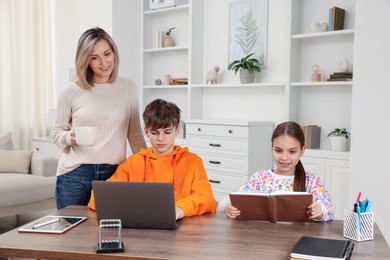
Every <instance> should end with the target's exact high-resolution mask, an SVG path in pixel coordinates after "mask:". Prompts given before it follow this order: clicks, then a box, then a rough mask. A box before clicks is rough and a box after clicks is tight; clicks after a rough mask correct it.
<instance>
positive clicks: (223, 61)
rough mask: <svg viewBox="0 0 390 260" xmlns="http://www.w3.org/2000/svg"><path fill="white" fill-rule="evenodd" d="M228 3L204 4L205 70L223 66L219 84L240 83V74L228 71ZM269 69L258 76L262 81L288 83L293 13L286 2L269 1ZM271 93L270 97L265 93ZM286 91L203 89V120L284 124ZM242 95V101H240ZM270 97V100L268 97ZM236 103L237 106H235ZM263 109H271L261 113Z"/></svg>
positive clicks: (270, 89) (218, 1) (278, 89)
mask: <svg viewBox="0 0 390 260" xmlns="http://www.w3.org/2000/svg"><path fill="white" fill-rule="evenodd" d="M230 2H231V1H226V0H213V1H206V0H205V1H204V37H203V40H204V43H203V45H204V55H203V70H204V71H208V70H210V69H212V68H213V67H214V65H219V67H220V68H221V69H220V71H219V78H218V83H222V84H239V82H240V80H239V74H238V73H237V75H235V74H234V72H232V71H228V70H227V67H228V47H229V45H228V43H229V3H230ZM268 3H269V6H268V10H269V15H268V46H267V66H266V67H265V68H263V69H262V72H261V73H258V74H257V75H256V77H258V79H259V81H260V82H285V74H284V73H285V72H286V71H287V69H286V66H287V65H288V64H287V63H286V60H287V59H286V56H287V46H286V44H285V43H286V42H287V33H286V32H287V29H288V26H289V23H290V22H289V21H287V20H286V19H287V18H288V17H289V15H288V12H289V10H288V9H287V8H286V6H287V5H286V2H285V0H272V1H268ZM264 92H267V94H262V93H264ZM283 93H284V89H283V88H272V87H266V88H263V89H247V88H246V87H245V86H242V90H240V89H237V88H236V89H229V88H226V89H224V90H223V99H222V98H221V89H218V88H216V89H204V90H203V97H204V98H203V118H246V119H252V120H266V121H267V120H269V121H284V120H286V118H284V117H285V108H284V106H285V104H284V99H283V97H284V94H283ZM238 96H239V98H238ZM265 96H266V97H265ZM233 104H234V105H233ZM259 110H262V111H264V110H269V113H268V112H265V113H259Z"/></svg>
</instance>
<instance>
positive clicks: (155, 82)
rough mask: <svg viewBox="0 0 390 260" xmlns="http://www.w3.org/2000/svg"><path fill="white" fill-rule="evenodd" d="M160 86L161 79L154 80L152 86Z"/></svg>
mask: <svg viewBox="0 0 390 260" xmlns="http://www.w3.org/2000/svg"><path fill="white" fill-rule="evenodd" d="M161 84H162V80H161V79H155V80H154V85H156V86H160V85H161Z"/></svg>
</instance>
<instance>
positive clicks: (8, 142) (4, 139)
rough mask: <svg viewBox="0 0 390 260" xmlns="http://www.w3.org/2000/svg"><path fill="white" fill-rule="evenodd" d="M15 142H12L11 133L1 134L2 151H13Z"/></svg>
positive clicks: (0, 146) (0, 148) (0, 147)
mask: <svg viewBox="0 0 390 260" xmlns="http://www.w3.org/2000/svg"><path fill="white" fill-rule="evenodd" d="M13 149H14V142H13V141H12V134H11V132H5V133H0V150H13Z"/></svg>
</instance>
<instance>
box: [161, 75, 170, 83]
mask: <svg viewBox="0 0 390 260" xmlns="http://www.w3.org/2000/svg"><path fill="white" fill-rule="evenodd" d="M162 84H163V85H171V75H169V74H166V75H164V79H163V82H162Z"/></svg>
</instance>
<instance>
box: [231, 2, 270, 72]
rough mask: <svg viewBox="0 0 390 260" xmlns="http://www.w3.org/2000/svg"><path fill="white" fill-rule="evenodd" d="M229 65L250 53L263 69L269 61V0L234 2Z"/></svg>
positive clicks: (232, 3)
mask: <svg viewBox="0 0 390 260" xmlns="http://www.w3.org/2000/svg"><path fill="white" fill-rule="evenodd" d="M229 12H230V13H229V54H228V57H229V58H228V64H230V63H232V62H233V61H234V60H238V59H241V58H243V57H245V56H246V55H248V54H250V53H255V55H254V56H253V57H254V58H257V59H258V60H259V61H260V63H261V66H262V67H265V66H266V61H267V59H266V58H267V55H266V53H267V36H268V35H267V34H268V0H240V1H232V2H230V6H229Z"/></svg>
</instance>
